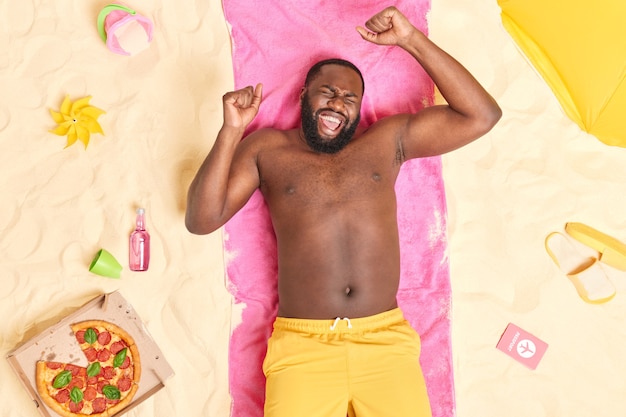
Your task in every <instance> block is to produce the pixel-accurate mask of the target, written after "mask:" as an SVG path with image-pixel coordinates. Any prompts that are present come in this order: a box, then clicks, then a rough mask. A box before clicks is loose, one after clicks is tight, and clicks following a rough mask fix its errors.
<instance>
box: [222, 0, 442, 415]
mask: <svg viewBox="0 0 626 417" xmlns="http://www.w3.org/2000/svg"><path fill="white" fill-rule="evenodd" d="M395 3H396V6H397V7H398V8H399V9H400V10H402V11H403V12H404V13H405V15H407V17H408V18H409V19H410V20H411V21H412V22H413V23H414V24H415V25H416V26H417V27H418V28H420V29H421V30H423V31H424V32H425V33H426V32H427V21H426V15H427V13H428V11H429V9H430V0H418V1H415V0H401V1H396V2H395ZM388 4H389V2H388V1H387V0H382V1H381V0H367V1H363V0H362V1H359V2H352V1H333V2H327V1H321V2H317V1H310V0H263V1H261V0H223V7H224V13H225V16H226V20H227V22H228V24H229V25H230V33H231V39H232V48H233V66H234V75H235V87H236V88H241V87H245V86H247V85H256V84H257V83H259V82H262V83H263V84H264V91H263V93H264V98H263V102H262V103H261V109H260V111H259V114H258V115H257V117H256V119H255V120H254V122H253V123H252V125H251V126H250V131H252V130H255V129H258V128H260V127H267V126H270V127H275V128H279V129H288V128H292V127H295V126H297V125H298V119H299V114H300V113H299V105H298V95H299V93H300V88H301V87H302V84H303V81H304V77H305V74H306V71H307V70H308V68H309V67H310V66H311V65H312V64H313V63H314V62H316V61H318V60H320V59H324V58H330V57H339V58H344V59H348V60H350V61H352V62H353V63H355V64H356V65H357V66H358V67H359V68H360V69H361V71H362V72H363V77H364V79H365V97H364V100H363V106H362V110H361V112H362V116H361V117H362V123H363V124H364V125H366V126H367V125H369V124H371V123H373V122H375V121H376V120H378V119H380V118H382V117H385V116H387V115H390V114H393V113H397V112H415V111H417V110H419V109H420V108H422V107H423V106H426V105H430V104H432V102H433V98H434V87H433V84H432V81H431V80H430V78H429V77H428V76H427V75H426V74H425V73H424V71H423V70H422V69H421V67H420V66H419V65H418V64H417V63H416V62H415V61H414V60H413V58H411V57H410V56H409V55H408V54H407V53H406V52H404V51H402V50H401V49H399V48H390V47H384V46H377V45H373V44H370V43H368V42H365V41H363V40H362V39H361V38H360V36H359V34H358V33H357V32H356V30H355V27H356V26H357V25H363V24H364V23H365V21H366V20H367V19H368V18H370V17H371V16H372V15H374V14H375V13H377V12H379V11H380V10H382V9H383V8H384V7H386V6H387V5H388ZM396 190H397V194H398V221H399V228H400V244H401V249H402V255H401V261H402V276H401V282H400V290H399V294H398V302H399V305H400V307H401V308H402V310H403V311H404V313H405V316H406V318H407V319H408V320H409V322H410V323H411V324H412V325H413V326H414V328H415V329H416V330H417V331H418V332H419V333H420V335H421V337H422V357H421V363H422V367H423V370H424V374H425V378H426V383H427V386H428V392H429V396H430V400H431V405H432V409H433V416H435V417H451V416H453V415H454V386H453V376H452V360H451V349H450V320H449V313H450V280H449V270H448V260H447V257H446V245H447V242H446V205H445V195H444V186H443V181H442V176H441V160H440V158H427V159H421V160H413V161H410V162H408V163H407V164H405V165H404V166H403V168H402V171H401V173H400V177H399V178H398V181H397V184H396ZM224 244H225V250H226V253H227V260H228V264H227V275H228V277H227V278H228V285H229V290H230V291H231V293H232V294H233V296H234V300H235V303H238V304H241V305H243V306H244V307H243V312H242V317H241V321H240V322H239V320H237V322H238V325H237V326H236V327H235V328H234V329H233V330H232V336H231V340H230V358H229V366H230V368H229V369H230V391H231V395H232V414H231V415H232V417H261V416H263V402H264V389H265V378H264V376H263V373H262V370H261V364H262V361H263V358H264V356H265V352H266V341H267V339H268V337H269V336H270V333H271V331H272V322H273V320H274V317H275V316H276V311H277V290H276V286H277V265H276V242H275V238H274V235H273V231H272V226H271V223H270V219H269V214H268V212H267V208H266V206H265V203H264V201H263V197H262V196H261V195H260V193H259V192H258V191H257V192H256V193H255V194H254V195H253V196H252V198H251V200H250V201H249V202H248V204H247V205H246V206H245V207H244V208H243V210H241V211H240V212H239V213H238V214H237V215H236V216H235V217H234V218H233V219H231V221H230V222H229V223H228V224H227V225H226V226H225V242H224Z"/></svg>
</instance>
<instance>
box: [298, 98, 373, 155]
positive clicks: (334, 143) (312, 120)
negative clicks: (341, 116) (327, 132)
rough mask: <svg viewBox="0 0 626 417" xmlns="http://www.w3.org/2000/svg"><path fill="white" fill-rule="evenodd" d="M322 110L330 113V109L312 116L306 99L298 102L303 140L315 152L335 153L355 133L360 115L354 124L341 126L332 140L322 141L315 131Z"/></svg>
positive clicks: (344, 145) (343, 146)
mask: <svg viewBox="0 0 626 417" xmlns="http://www.w3.org/2000/svg"><path fill="white" fill-rule="evenodd" d="M324 110H329V111H332V110H330V109H320V110H318V111H317V112H316V113H315V114H313V108H312V107H311V104H310V103H309V101H308V100H307V99H306V97H304V98H302V100H300V118H301V120H302V131H303V132H304V139H305V140H306V143H307V144H308V145H309V147H310V148H311V149H312V150H314V151H315V152H321V153H337V152H339V151H340V150H342V149H343V148H345V147H346V145H347V144H348V142H350V140H351V139H352V137H353V136H354V132H356V129H357V127H358V126H359V121H360V120H361V113H359V114H358V115H357V117H356V119H355V120H354V122H352V123H350V124H346V125H345V126H343V127H342V128H341V130H340V131H339V134H338V135H337V136H336V137H335V138H334V139H331V140H324V139H323V138H322V137H321V136H320V134H319V131H318V130H317V121H318V119H319V115H320V113H321V112H322V111H324Z"/></svg>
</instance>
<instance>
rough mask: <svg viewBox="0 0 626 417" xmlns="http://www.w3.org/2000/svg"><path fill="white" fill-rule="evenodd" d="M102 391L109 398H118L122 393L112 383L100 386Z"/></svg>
mask: <svg viewBox="0 0 626 417" xmlns="http://www.w3.org/2000/svg"><path fill="white" fill-rule="evenodd" d="M102 393H103V394H104V396H105V397H107V398H108V399H109V400H119V399H120V396H121V394H122V393H121V392H120V390H119V389H117V388H115V387H114V386H113V385H105V386H104V387H102Z"/></svg>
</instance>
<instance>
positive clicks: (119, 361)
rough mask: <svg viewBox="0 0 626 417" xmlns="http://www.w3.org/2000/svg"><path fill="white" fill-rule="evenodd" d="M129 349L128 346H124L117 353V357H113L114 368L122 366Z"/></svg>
mask: <svg viewBox="0 0 626 417" xmlns="http://www.w3.org/2000/svg"><path fill="white" fill-rule="evenodd" d="M127 350H128V349H127V348H124V349H122V350H120V351H119V352H117V355H115V359H113V367H114V368H119V367H120V366H122V364H123V363H124V360H125V359H126V351H127Z"/></svg>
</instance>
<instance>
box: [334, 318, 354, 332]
mask: <svg viewBox="0 0 626 417" xmlns="http://www.w3.org/2000/svg"><path fill="white" fill-rule="evenodd" d="M341 320H345V321H347V322H348V329H351V328H352V323H351V322H350V319H349V318H347V317H344V318H341V317H337V318H336V319H335V322H334V323H333V324H332V325H331V326H330V330H335V327H337V323H339V322H340V321H341Z"/></svg>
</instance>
